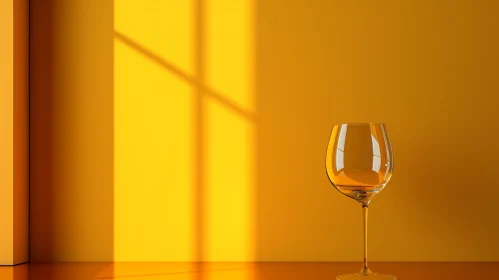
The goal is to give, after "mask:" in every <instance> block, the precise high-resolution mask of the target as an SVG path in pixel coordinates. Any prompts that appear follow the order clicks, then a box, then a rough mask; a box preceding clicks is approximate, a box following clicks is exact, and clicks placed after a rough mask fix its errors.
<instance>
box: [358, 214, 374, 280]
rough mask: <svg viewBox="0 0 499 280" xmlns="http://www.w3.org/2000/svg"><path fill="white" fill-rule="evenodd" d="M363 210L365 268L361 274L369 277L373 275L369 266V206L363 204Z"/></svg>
mask: <svg viewBox="0 0 499 280" xmlns="http://www.w3.org/2000/svg"><path fill="white" fill-rule="evenodd" d="M362 210H364V266H363V267H362V270H361V271H360V272H359V273H360V274H361V275H366V276H367V275H371V274H373V273H372V271H371V270H370V269H369V267H368V266H367V214H368V212H369V208H368V207H367V204H362Z"/></svg>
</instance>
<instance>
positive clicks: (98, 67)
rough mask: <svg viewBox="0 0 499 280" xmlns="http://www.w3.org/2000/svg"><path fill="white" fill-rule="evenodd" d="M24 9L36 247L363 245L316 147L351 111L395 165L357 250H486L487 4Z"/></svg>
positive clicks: (147, 249) (444, 254)
mask: <svg viewBox="0 0 499 280" xmlns="http://www.w3.org/2000/svg"><path fill="white" fill-rule="evenodd" d="M46 3H49V4H46ZM35 7H36V8H35ZM31 8H32V10H31V12H32V18H31V19H32V22H35V23H37V24H36V25H34V24H33V25H32V30H33V32H32V40H33V42H34V46H37V47H34V48H32V52H31V54H32V62H31V63H32V64H31V66H32V68H31V69H32V78H31V87H32V104H36V105H35V106H34V107H32V111H31V113H32V119H31V121H32V127H31V129H32V130H31V132H32V135H34V137H33V138H32V142H33V141H34V143H35V144H32V156H31V159H32V166H31V167H32V173H31V176H32V177H31V180H32V193H31V194H32V228H33V231H32V232H33V234H32V238H31V241H32V247H31V253H32V256H33V258H34V259H35V260H49V259H50V260H72V261H80V260H88V261H94V260H97V261H98V260H109V261H111V260H115V261H193V260H194V261H195V260H203V261H251V260H257V261H352V260H359V259H360V258H361V254H362V242H361V225H362V224H361V208H360V207H359V205H357V204H356V203H355V202H354V201H353V200H349V199H347V198H345V197H344V196H342V195H340V194H339V193H338V192H336V191H335V190H334V188H333V187H332V186H331V185H330V183H329V182H328V180H327V177H326V173H325V168H324V157H325V152H326V144H327V140H328V137H329V132H330V129H331V127H332V125H333V124H336V123H343V122H363V121H365V122H367V121H369V122H384V123H386V124H387V127H388V131H389V132H390V135H391V139H392V142H393V146H394V153H395V166H396V167H395V172H394V176H393V179H392V181H391V182H390V183H389V184H388V186H387V188H386V189H385V190H384V191H383V192H382V193H381V194H380V195H379V197H377V198H376V199H375V200H374V202H373V203H372V204H371V215H370V217H371V220H370V240H371V241H370V258H371V259H372V260H385V261H498V260H499V241H497V240H495V239H493V238H486V237H491V236H496V235H499V219H495V218H491V217H494V215H495V214H498V210H497V209H495V208H494V204H493V202H488V201H487V200H486V199H484V197H485V196H486V197H487V198H488V197H490V198H493V197H495V196H497V195H499V189H498V188H497V187H496V185H497V180H496V176H495V173H496V172H495V171H496V169H497V168H498V167H499V162H498V160H497V158H498V156H499V150H498V149H497V148H496V147H497V145H496V144H495V138H496V137H497V136H498V135H499V131H498V129H497V127H498V126H497V125H495V123H494V121H495V108H496V107H497V105H499V99H498V97H496V96H495V93H497V92H498V89H499V85H498V83H497V82H496V77H495V76H496V75H497V65H499V56H498V55H497V52H496V50H497V49H499V48H498V47H499V46H498V43H499V40H498V39H497V38H496V37H497V36H494V34H495V31H496V30H495V27H496V26H498V24H499V22H498V19H499V17H498V13H499V9H498V8H499V7H498V4H496V2H495V1H480V3H478V1H471V0H468V1H459V2H456V1H438V2H436V1H430V0H424V1H394V0H384V1H377V2H352V1H304V0H293V1H283V0H266V1H263V0H262V1H258V0H244V1H224V0H189V1H159V0H158V1H152V0H151V1H132V0H129V1H127V0H119V1H114V4H113V3H112V1H97V0H96V1H83V0H81V1H80V0H78V1H74V3H72V4H71V5H67V3H66V1H62V0H52V1H40V0H38V1H37V0H35V1H31ZM33 102H35V103H33ZM33 116H36V117H33ZM48 202H50V203H48ZM33 209H34V210H33ZM47 225H48V226H47Z"/></svg>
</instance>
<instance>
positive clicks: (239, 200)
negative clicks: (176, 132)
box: [205, 0, 255, 261]
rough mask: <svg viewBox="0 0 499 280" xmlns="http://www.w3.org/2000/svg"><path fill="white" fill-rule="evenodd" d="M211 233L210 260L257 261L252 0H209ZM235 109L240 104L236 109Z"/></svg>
mask: <svg viewBox="0 0 499 280" xmlns="http://www.w3.org/2000/svg"><path fill="white" fill-rule="evenodd" d="M205 3H206V10H205V17H206V21H207V22H206V27H205V31H206V37H205V40H206V41H205V45H206V49H205V54H206V64H205V72H206V82H207V84H208V86H209V87H210V88H212V89H214V90H215V92H217V94H219V95H220V96H221V97H222V99H213V98H207V99H206V101H207V104H206V122H207V123H206V124H207V125H206V128H205V133H206V143H205V149H206V162H205V170H206V177H207V178H206V186H205V187H206V190H205V191H206V200H205V205H206V209H205V210H206V212H205V213H206V216H205V221H206V238H205V254H206V258H207V259H208V260H211V261H229V260H230V261H251V260H253V252H252V249H253V246H254V241H253V231H254V229H253V222H254V221H253V212H254V209H253V207H254V200H253V191H254V190H253V189H254V168H253V166H254V159H253V155H254V154H255V151H254V148H253V147H254V138H255V135H254V134H255V124H254V119H252V117H251V116H252V115H253V107H254V105H253V85H252V83H253V77H252V72H253V65H252V61H253V57H252V52H253V49H252V44H253V43H252V36H253V34H252V26H253V7H252V5H253V3H252V0H241V1H232V0H207V1H206V2H205ZM235 108H236V109H235Z"/></svg>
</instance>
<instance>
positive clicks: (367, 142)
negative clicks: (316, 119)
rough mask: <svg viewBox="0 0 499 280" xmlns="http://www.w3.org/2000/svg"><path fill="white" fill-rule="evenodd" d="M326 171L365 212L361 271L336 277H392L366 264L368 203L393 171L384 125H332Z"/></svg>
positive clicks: (374, 278)
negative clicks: (374, 271) (377, 271)
mask: <svg viewBox="0 0 499 280" xmlns="http://www.w3.org/2000/svg"><path fill="white" fill-rule="evenodd" d="M326 171H327V175H328V177H329V180H331V183H332V184H333V186H334V187H335V188H336V189H337V190H338V191H340V192H341V193H342V194H344V195H346V196H348V197H350V198H353V199H355V200H357V201H358V202H360V203H361V205H362V209H363V212H364V266H363V268H362V269H361V270H360V272H358V273H354V274H345V275H340V276H338V277H337V278H336V279H341V280H348V279H364V278H363V277H366V276H367V277H369V278H367V279H369V280H378V279H383V280H385V279H386V280H393V279H397V278H396V277H394V276H391V275H385V274H377V273H373V272H372V271H371V270H370V269H369V268H368V266H367V213H368V205H369V202H371V199H373V198H374V197H375V196H376V195H377V194H378V193H379V192H380V191H381V190H382V189H383V188H384V187H385V185H386V184H387V183H388V181H389V180H390V178H391V177H392V172H393V153H392V146H391V143H390V138H389V137H388V132H387V131H386V127H385V125H384V124H377V123H351V124H338V125H335V126H334V127H333V131H332V132H331V136H330V138H329V144H328V147H327V154H326Z"/></svg>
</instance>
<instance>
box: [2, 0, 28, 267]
mask: <svg viewBox="0 0 499 280" xmlns="http://www.w3.org/2000/svg"><path fill="white" fill-rule="evenodd" d="M27 27H28V9H27V1H22V0H19V1H12V0H2V1H0V41H1V42H2V43H1V44H0V135H1V137H0V264H1V265H11V264H18V263H22V262H26V261H27V260H28V78H27V77H28V29H27Z"/></svg>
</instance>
